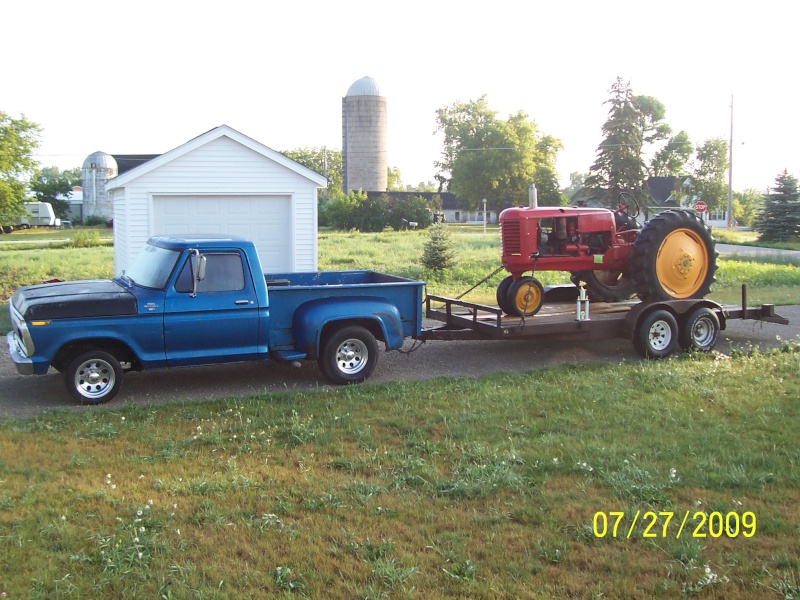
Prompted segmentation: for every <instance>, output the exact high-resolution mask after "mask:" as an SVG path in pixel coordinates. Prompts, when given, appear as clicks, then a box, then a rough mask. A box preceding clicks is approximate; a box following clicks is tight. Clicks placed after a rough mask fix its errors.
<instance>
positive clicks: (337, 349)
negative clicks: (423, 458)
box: [7, 236, 424, 404]
mask: <svg viewBox="0 0 800 600" xmlns="http://www.w3.org/2000/svg"><path fill="white" fill-rule="evenodd" d="M423 287H424V283H423V282H421V281H413V280H409V279H404V278H401V277H395V276H392V275H386V274H382V273H376V272H373V271H342V272H339V271H331V272H321V273H278V274H269V275H264V274H263V272H262V270H261V263H260V261H259V258H258V254H257V252H256V248H255V246H254V244H253V243H252V242H250V241H247V240H244V239H241V238H236V237H232V236H228V237H223V236H202V237H201V236H186V237H167V236H159V237H154V238H151V239H150V240H149V241H148V243H147V245H146V246H145V247H144V249H143V250H142V252H141V253H140V255H139V257H138V258H137V260H136V262H135V263H134V264H133V266H132V267H131V268H130V269H129V270H128V271H127V273H123V274H122V275H121V276H120V277H117V278H115V279H110V280H90V281H71V282H57V283H46V284H42V285H33V286H27V287H23V288H20V289H19V290H17V291H16V292H15V293H14V295H13V297H12V299H11V302H10V303H9V310H10V312H11V322H12V326H13V329H12V331H11V332H10V333H9V334H8V336H7V341H8V348H9V353H10V355H11V358H12V360H13V361H14V363H15V365H16V368H17V371H18V372H19V373H22V374H26V375H32V374H36V375H43V374H45V373H47V372H48V370H49V369H50V368H51V367H52V368H54V369H56V370H57V371H59V372H62V373H63V374H64V377H65V381H66V385H67V389H68V390H69V392H70V393H71V394H72V396H73V397H75V398H76V399H77V400H78V401H80V402H81V403H83V404H100V403H103V402H108V401H109V400H111V399H112V398H113V397H114V396H115V395H116V394H117V392H119V390H120V386H121V385H122V379H123V373H124V372H125V371H126V370H149V369H162V368H168V367H183V366H191V365H207V364H218V363H228V362H239V361H260V360H267V359H269V358H271V359H274V360H280V361H289V362H293V361H298V360H302V359H312V360H317V362H318V364H319V368H320V371H321V372H322V374H323V375H324V376H325V377H327V378H328V379H330V380H331V381H333V382H335V383H338V384H344V383H359V382H361V381H363V380H364V379H366V378H367V377H368V376H369V375H370V374H371V373H372V371H373V370H374V369H375V365H376V362H377V359H378V342H379V341H380V342H383V343H384V344H385V347H386V349H387V350H392V349H397V348H400V347H401V346H402V345H403V341H404V339H405V338H407V337H419V336H420V333H421V327H422V294H423Z"/></svg>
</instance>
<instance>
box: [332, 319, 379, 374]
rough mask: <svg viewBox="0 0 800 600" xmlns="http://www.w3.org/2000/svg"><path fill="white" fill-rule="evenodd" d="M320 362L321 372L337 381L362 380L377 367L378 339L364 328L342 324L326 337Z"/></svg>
mask: <svg viewBox="0 0 800 600" xmlns="http://www.w3.org/2000/svg"><path fill="white" fill-rule="evenodd" d="M317 362H318V364H319V370H320V371H321V372H322V374H323V375H325V377H327V378H328V379H330V380H331V381H333V382H334V383H337V384H340V385H341V384H347V383H361V382H362V381H364V380H365V379H366V378H367V377H369V376H370V375H371V374H372V372H373V371H374V370H375V365H376V364H377V362H378V342H377V340H376V339H375V336H374V335H372V333H370V332H369V330H367V329H365V328H364V327H361V326H358V325H351V326H348V327H342V328H340V329H337V330H335V331H334V332H333V333H331V334H330V335H329V336H328V338H327V339H326V340H325V343H324V344H323V345H322V352H321V354H320V357H319V359H318V361H317Z"/></svg>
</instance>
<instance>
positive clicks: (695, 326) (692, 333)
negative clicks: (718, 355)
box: [678, 306, 719, 352]
mask: <svg viewBox="0 0 800 600" xmlns="http://www.w3.org/2000/svg"><path fill="white" fill-rule="evenodd" d="M718 337H719V317H717V313H715V312H714V311H713V310H711V309H710V308H708V307H707V306H701V307H700V308H698V309H696V310H694V311H693V312H691V313H689V316H687V317H686V319H685V320H684V322H683V324H682V327H681V331H680V334H679V335H678V343H679V344H680V346H681V348H683V349H684V350H696V351H698V352H710V351H711V350H713V348H714V346H716V345H717V338H718Z"/></svg>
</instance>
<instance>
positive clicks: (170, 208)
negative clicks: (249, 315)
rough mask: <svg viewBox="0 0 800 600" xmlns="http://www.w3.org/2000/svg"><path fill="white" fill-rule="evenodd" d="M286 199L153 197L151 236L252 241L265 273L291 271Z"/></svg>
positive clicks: (289, 204) (289, 217)
mask: <svg viewBox="0 0 800 600" xmlns="http://www.w3.org/2000/svg"><path fill="white" fill-rule="evenodd" d="M293 229H294V228H293V226H292V201H291V198H290V197H289V196H154V197H153V233H154V234H155V235H165V234H177V235H181V234H188V233H194V234H197V233H200V234H203V233H216V234H228V235H238V236H241V237H244V238H247V239H249V240H253V241H254V242H255V243H256V247H257V248H258V255H259V258H260V259H261V265H262V267H263V268H264V271H265V272H267V273H270V272H271V273H282V272H287V271H293V270H294V262H293V256H294V252H293V251H292V231H293Z"/></svg>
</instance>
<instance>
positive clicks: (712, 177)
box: [690, 138, 730, 218]
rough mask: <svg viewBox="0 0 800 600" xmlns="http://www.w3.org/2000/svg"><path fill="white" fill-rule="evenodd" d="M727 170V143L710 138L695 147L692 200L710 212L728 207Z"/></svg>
mask: <svg viewBox="0 0 800 600" xmlns="http://www.w3.org/2000/svg"><path fill="white" fill-rule="evenodd" d="M727 169H728V142H726V141H725V140H723V139H722V138H712V139H709V140H706V141H705V142H703V144H702V145H700V146H698V147H697V151H696V153H695V168H694V173H693V175H692V176H691V178H690V190H691V193H692V195H693V196H694V200H702V201H703V202H705V203H706V204H707V205H708V209H709V211H710V212H714V211H717V210H724V209H725V208H726V207H727V205H728V184H727V183H726V181H725V172H726V171H727ZM729 218H730V217H729Z"/></svg>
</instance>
